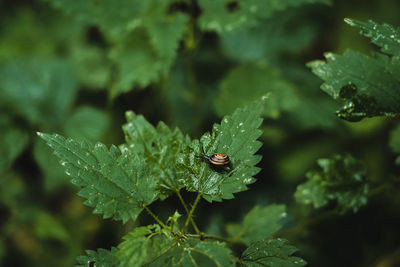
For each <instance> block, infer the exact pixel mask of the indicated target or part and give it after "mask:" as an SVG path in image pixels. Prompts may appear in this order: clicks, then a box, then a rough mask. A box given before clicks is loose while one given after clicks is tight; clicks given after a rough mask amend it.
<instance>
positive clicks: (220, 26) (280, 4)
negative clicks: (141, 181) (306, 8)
mask: <svg viewBox="0 0 400 267" xmlns="http://www.w3.org/2000/svg"><path fill="white" fill-rule="evenodd" d="M309 3H324V4H329V3H330V1H328V0H297V1H296V0H284V1H269V0H263V1H252V0H244V1H232V0H203V1H199V5H200V8H201V9H202V11H203V12H202V14H201V16H200V18H199V25H200V28H201V29H203V30H205V31H216V32H218V33H223V32H230V31H234V30H237V29H240V28H247V27H253V26H255V25H257V24H258V22H259V20H260V19H263V18H269V17H271V16H272V15H273V14H274V13H275V12H277V11H281V10H284V9H287V8H289V7H295V6H301V5H304V4H309Z"/></svg>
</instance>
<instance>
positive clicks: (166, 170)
mask: <svg viewBox="0 0 400 267" xmlns="http://www.w3.org/2000/svg"><path fill="white" fill-rule="evenodd" d="M126 120H127V123H126V124H124V125H123V126H122V129H123V131H124V133H125V140H126V144H125V145H123V146H122V147H123V149H126V150H130V151H133V152H134V153H136V154H138V155H140V157H141V158H142V159H143V160H144V161H145V162H146V166H147V167H148V168H149V170H150V173H151V176H152V179H153V180H154V181H156V182H157V183H158V187H159V190H160V191H161V192H162V193H161V195H160V197H161V198H162V199H164V198H166V197H167V196H168V195H170V194H171V193H174V192H176V191H177V190H179V189H181V188H182V187H183V184H182V183H181V182H180V181H179V176H178V175H177V169H176V157H177V155H178V154H179V153H181V152H182V151H183V150H184V149H185V148H186V147H187V146H188V145H189V144H190V138H189V137H188V136H184V135H183V134H182V132H181V131H180V130H179V129H178V128H175V129H174V130H173V131H172V130H171V129H170V128H169V127H168V126H167V125H165V124H164V123H163V122H160V123H158V125H157V127H156V128H154V127H153V126H152V125H151V124H150V123H149V122H148V121H147V120H146V119H145V118H144V117H143V116H142V115H136V114H135V113H134V112H133V111H128V112H126Z"/></svg>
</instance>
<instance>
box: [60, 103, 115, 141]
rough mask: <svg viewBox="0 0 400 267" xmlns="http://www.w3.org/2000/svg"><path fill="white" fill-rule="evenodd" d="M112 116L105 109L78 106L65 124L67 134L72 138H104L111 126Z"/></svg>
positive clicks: (92, 139) (91, 139) (93, 139)
mask: <svg viewBox="0 0 400 267" xmlns="http://www.w3.org/2000/svg"><path fill="white" fill-rule="evenodd" d="M110 124H111V122H110V117H109V115H108V114H107V113H105V112H104V111H101V110H99V109H96V108H93V107H90V106H81V107H78V108H77V109H76V110H75V111H74V113H73V114H72V115H71V116H70V117H69V118H68V119H67V121H66V122H65V124H64V129H65V134H66V135H68V136H69V137H71V138H86V139H89V140H90V141H95V140H99V139H102V138H103V137H104V135H105V133H106V131H107V130H108V128H109V127H110Z"/></svg>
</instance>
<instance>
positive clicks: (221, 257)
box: [151, 240, 235, 267]
mask: <svg viewBox="0 0 400 267" xmlns="http://www.w3.org/2000/svg"><path fill="white" fill-rule="evenodd" d="M151 266H154V267H165V266H168V267H192V266H193V267H197V266H221V267H222V266H224V267H225V266H235V264H234V257H233V255H232V251H231V250H230V249H228V248H227V247H226V245H225V243H221V242H218V241H212V242H209V241H203V242H199V241H198V240H188V241H186V242H184V243H183V244H181V246H175V247H173V248H172V249H171V250H169V251H168V252H167V253H165V254H164V255H162V256H161V257H160V258H159V259H157V261H155V262H154V263H153V264H151Z"/></svg>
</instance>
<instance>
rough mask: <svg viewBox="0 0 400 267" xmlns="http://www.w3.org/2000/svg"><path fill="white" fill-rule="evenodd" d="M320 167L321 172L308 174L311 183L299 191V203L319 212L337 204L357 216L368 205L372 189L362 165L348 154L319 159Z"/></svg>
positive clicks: (297, 197) (303, 185)
mask: <svg viewBox="0 0 400 267" xmlns="http://www.w3.org/2000/svg"><path fill="white" fill-rule="evenodd" d="M318 165H319V166H320V168H321V170H315V171H309V172H307V174H306V176H307V182H305V183H303V184H301V185H299V186H298V187H297V190H296V193H295V197H296V200H297V201H298V202H301V203H303V204H311V205H313V206H314V208H316V209H317V208H321V207H324V206H326V205H327V204H328V203H330V202H331V201H334V202H336V205H337V207H338V208H339V209H340V210H342V211H346V210H352V211H353V212H357V211H358V210H359V209H360V208H361V207H362V206H364V205H366V204H367V197H368V192H369V186H368V184H367V183H366V181H365V176H366V169H365V166H364V164H362V162H360V161H358V160H356V159H354V158H353V157H352V156H351V155H348V154H345V155H343V156H342V155H335V156H333V157H332V158H330V159H319V160H318Z"/></svg>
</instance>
